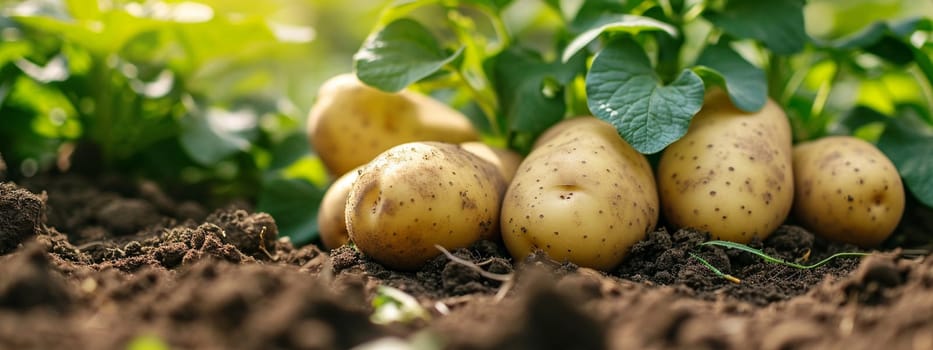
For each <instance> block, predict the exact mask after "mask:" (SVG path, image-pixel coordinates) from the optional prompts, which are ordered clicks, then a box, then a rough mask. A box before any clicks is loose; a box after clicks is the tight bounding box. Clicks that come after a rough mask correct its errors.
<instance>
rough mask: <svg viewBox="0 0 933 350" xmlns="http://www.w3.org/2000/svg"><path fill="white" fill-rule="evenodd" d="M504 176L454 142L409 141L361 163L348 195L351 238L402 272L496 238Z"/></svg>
mask: <svg viewBox="0 0 933 350" xmlns="http://www.w3.org/2000/svg"><path fill="white" fill-rule="evenodd" d="M505 187H506V184H505V181H504V180H503V179H502V176H501V175H500V174H499V171H498V170H497V169H496V167H495V166H493V165H492V164H491V163H489V162H487V161H485V160H483V159H481V158H480V157H478V156H476V155H474V154H472V153H470V152H467V151H466V150H464V149H462V148H460V147H459V146H457V145H452V144H446V143H439V142H412V143H406V144H402V145H398V146H396V147H393V148H391V149H389V150H388V151H386V152H384V153H382V154H380V155H379V156H378V157H376V159H373V161H372V162H370V163H369V164H367V165H366V166H365V167H363V169H362V171H361V173H360V177H359V179H357V180H356V182H354V183H353V186H352V187H351V189H350V194H349V196H348V198H347V207H346V218H347V229H348V231H349V234H350V239H351V240H352V241H353V242H354V243H355V244H356V246H357V248H359V250H360V251H361V252H363V253H364V254H366V255H367V256H369V257H371V258H372V259H373V260H376V261H378V262H380V263H382V264H383V265H386V266H388V267H391V268H396V269H402V270H413V269H417V268H419V267H421V266H422V265H424V263H425V262H427V261H428V260H429V259H431V258H433V257H435V256H437V255H438V254H440V251H438V250H437V249H436V248H435V246H434V245H435V244H437V245H441V246H443V247H445V248H447V249H457V248H463V247H467V246H469V245H471V244H473V243H474V242H476V241H478V240H481V239H491V240H494V239H497V238H498V226H497V225H496V224H497V223H498V222H499V208H500V204H501V202H502V194H503V193H504V192H505Z"/></svg>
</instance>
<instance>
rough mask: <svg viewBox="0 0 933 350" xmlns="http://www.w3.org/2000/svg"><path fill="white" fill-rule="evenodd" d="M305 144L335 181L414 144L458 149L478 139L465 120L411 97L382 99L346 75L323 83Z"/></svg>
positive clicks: (424, 98) (399, 95)
mask: <svg viewBox="0 0 933 350" xmlns="http://www.w3.org/2000/svg"><path fill="white" fill-rule="evenodd" d="M308 138H309V141H310V143H311V146H312V147H314V150H315V151H316V152H317V153H318V155H319V156H320V157H321V160H322V161H323V162H324V165H325V166H326V167H327V169H328V171H329V172H330V173H331V175H333V176H340V175H342V174H344V173H346V172H347V171H350V170H351V169H353V168H355V167H357V166H360V165H363V164H366V163H367V162H369V161H370V160H372V159H373V158H374V157H376V155H378V154H379V153H382V152H383V151H385V150H387V149H389V148H391V147H392V146H395V145H399V144H402V143H406V142H412V141H443V142H450V143H460V142H466V141H475V140H478V139H479V134H478V133H477V132H476V129H474V128H473V125H472V124H470V121H469V119H467V118H466V116H464V115H463V114H461V113H460V112H458V111H457V110H454V109H452V108H450V107H448V106H446V105H444V104H443V103H441V102H439V101H436V100H434V99H432V98H430V97H427V96H424V95H421V94H417V93H414V92H411V91H402V92H400V93H395V94H393V93H386V92H383V91H380V90H378V89H375V88H372V87H369V86H367V85H366V84H363V83H362V82H361V81H359V80H358V79H357V78H356V76H355V75H353V74H350V73H347V74H341V75H338V76H335V77H333V78H331V79H329V80H328V81H326V82H325V83H324V84H323V85H322V86H321V88H320V89H319V91H318V96H317V100H316V101H315V103H314V106H313V107H312V108H311V111H310V113H309V115H308Z"/></svg>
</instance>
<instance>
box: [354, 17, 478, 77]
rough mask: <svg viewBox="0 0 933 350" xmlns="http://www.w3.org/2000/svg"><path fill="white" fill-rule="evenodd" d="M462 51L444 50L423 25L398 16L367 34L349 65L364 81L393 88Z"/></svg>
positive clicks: (441, 66) (429, 70)
mask: <svg viewBox="0 0 933 350" xmlns="http://www.w3.org/2000/svg"><path fill="white" fill-rule="evenodd" d="M462 52H463V48H460V49H458V50H456V51H454V52H453V53H447V52H445V50H444V49H443V48H442V47H441V46H440V44H439V43H438V42H437V39H435V38H434V35H433V34H431V32H430V31H428V29H427V28H425V27H424V26H423V25H421V24H420V23H418V22H415V21H413V20H410V19H400V20H397V21H394V22H392V23H389V24H388V25H387V26H385V27H384V28H382V29H381V30H379V31H378V32H376V33H374V34H373V35H371V36H370V37H369V38H367V39H366V41H365V42H364V43H363V46H362V47H361V48H360V50H359V51H357V52H356V54H355V55H354V56H353V66H354V68H355V70H356V75H357V76H358V77H359V78H360V80H361V81H363V82H364V83H366V84H369V85H371V86H374V87H377V88H379V89H381V90H384V91H389V92H395V91H399V90H402V89H404V88H405V87H407V86H408V85H410V84H411V83H414V82H416V81H418V80H421V79H422V78H424V77H427V76H429V75H431V74H432V73H434V72H437V71H438V70H440V69H441V68H443V67H444V66H445V65H447V64H448V63H450V62H451V61H453V60H454V59H456V58H457V57H459V56H460V54H461V53H462Z"/></svg>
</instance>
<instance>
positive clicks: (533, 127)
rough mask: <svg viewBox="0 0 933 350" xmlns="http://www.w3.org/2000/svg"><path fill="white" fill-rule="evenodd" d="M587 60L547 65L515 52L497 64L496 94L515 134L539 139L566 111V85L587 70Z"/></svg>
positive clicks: (501, 56) (505, 54) (530, 54)
mask: <svg viewBox="0 0 933 350" xmlns="http://www.w3.org/2000/svg"><path fill="white" fill-rule="evenodd" d="M582 60H583V57H582V56H580V58H579V59H575V60H573V61H571V62H569V63H566V64H562V63H560V62H553V63H550V62H545V61H544V60H543V59H542V58H541V57H540V56H539V55H537V54H535V53H533V52H528V51H523V50H519V49H517V48H513V49H510V50H507V51H504V52H502V53H501V54H499V55H498V56H497V57H495V59H494V60H493V64H494V69H493V73H494V74H495V75H494V76H495V85H496V91H498V92H499V94H500V95H499V100H500V101H501V102H502V110H503V112H504V115H505V116H506V118H507V119H508V121H509V127H510V130H511V131H518V132H528V133H531V134H532V135H538V134H540V133H541V132H543V131H544V130H545V129H547V128H548V127H550V126H551V125H553V124H555V123H556V122H558V121H560V120H561V119H562V118H563V117H564V112H565V111H566V109H567V108H566V103H565V102H564V99H563V91H562V89H563V84H566V83H567V82H569V81H570V78H568V76H571V75H575V74H576V73H578V72H582V71H583V69H585V66H584V65H583V61H582Z"/></svg>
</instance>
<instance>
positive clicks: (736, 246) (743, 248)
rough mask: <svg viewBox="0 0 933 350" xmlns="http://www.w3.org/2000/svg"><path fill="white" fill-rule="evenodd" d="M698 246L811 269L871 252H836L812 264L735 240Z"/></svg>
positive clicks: (705, 243)
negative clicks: (749, 254) (751, 255)
mask: <svg viewBox="0 0 933 350" xmlns="http://www.w3.org/2000/svg"><path fill="white" fill-rule="evenodd" d="M700 246H719V247H723V248H731V249H738V250H741V251H744V252H748V253H751V254H754V255H756V256H758V257H760V258H762V259H763V260H765V261H767V262H769V263H774V264H780V265H785V266H790V267H794V268H798V269H802V270H808V269H813V268H817V267H820V266H823V265H826V263H828V262H830V261H831V260H833V259H835V258H842V257H855V256H868V255H871V253H855V252H847V253H836V254H833V255H831V256H829V257H828V258H826V259H823V260H820V261H819V262H817V263H815V264H813V265H802V264H798V263H795V262H790V261H787V260H784V259H779V258H775V257H772V256H770V255H768V254H765V253H764V252H762V251H761V250H758V249H755V248H752V247H749V246H747V245H744V244H739V243H735V242H729V241H708V242H703V243H700Z"/></svg>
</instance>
